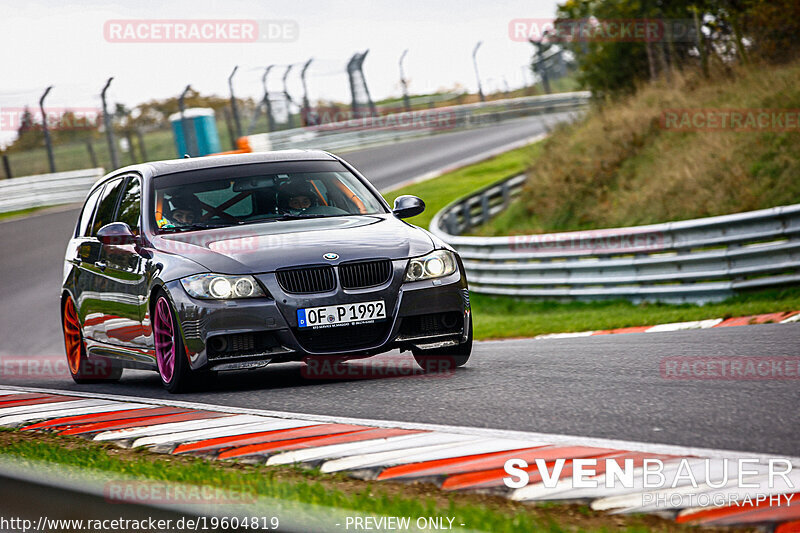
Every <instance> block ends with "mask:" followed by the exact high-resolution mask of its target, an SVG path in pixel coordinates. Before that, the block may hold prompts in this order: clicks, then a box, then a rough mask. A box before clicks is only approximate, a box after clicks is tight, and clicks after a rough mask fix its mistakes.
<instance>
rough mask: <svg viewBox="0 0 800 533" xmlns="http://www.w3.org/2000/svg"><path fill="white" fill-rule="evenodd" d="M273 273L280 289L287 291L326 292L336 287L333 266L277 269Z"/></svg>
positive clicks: (303, 292) (302, 292)
mask: <svg viewBox="0 0 800 533" xmlns="http://www.w3.org/2000/svg"><path fill="white" fill-rule="evenodd" d="M275 274H276V276H277V278H278V284H279V285H280V286H281V289H283V290H284V291H286V292H289V293H294V294H307V293H312V292H327V291H332V290H333V289H335V288H336V279H335V278H334V275H333V267H330V266H319V267H305V268H293V269H288V270H278V271H277V272H276V273H275Z"/></svg>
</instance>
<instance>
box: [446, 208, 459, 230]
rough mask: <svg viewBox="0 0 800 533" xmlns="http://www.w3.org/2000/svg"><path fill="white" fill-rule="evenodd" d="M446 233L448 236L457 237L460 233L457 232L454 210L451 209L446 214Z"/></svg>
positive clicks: (456, 219)
mask: <svg viewBox="0 0 800 533" xmlns="http://www.w3.org/2000/svg"><path fill="white" fill-rule="evenodd" d="M446 224H447V232H448V233H449V234H450V235H458V234H459V233H460V232H459V231H458V218H456V211H455V209H451V210H450V211H448V212H447V222H446Z"/></svg>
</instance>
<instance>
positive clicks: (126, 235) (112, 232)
mask: <svg viewBox="0 0 800 533" xmlns="http://www.w3.org/2000/svg"><path fill="white" fill-rule="evenodd" d="M97 239H98V240H99V241H100V242H101V243H103V244H110V245H111V246H123V245H125V244H136V242H137V238H136V235H134V234H133V232H132V231H131V228H130V226H128V225H127V224H125V223H124V222H112V223H111V224H106V225H105V226H103V227H102V228H100V229H99V230H98V231H97Z"/></svg>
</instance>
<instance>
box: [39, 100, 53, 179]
mask: <svg viewBox="0 0 800 533" xmlns="http://www.w3.org/2000/svg"><path fill="white" fill-rule="evenodd" d="M52 88H53V86H52V85H51V86H50V87H48V88H47V89H46V90H45V91H44V94H43V95H42V97H41V98H39V111H41V112H42V131H43V132H44V144H45V146H46V147H47V162H48V163H49V164H50V172H51V173H54V172H55V171H56V159H55V156H53V141H52V140H51V139H50V129H49V128H48V127H47V113H45V112H44V99H45V98H47V95H48V94H49V93H50V90H51V89H52Z"/></svg>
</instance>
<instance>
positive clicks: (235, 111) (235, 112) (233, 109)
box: [228, 65, 242, 149]
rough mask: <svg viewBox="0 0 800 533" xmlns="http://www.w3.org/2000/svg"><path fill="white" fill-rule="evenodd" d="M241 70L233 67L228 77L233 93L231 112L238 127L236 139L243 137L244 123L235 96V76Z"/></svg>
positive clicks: (234, 141) (229, 87) (234, 142)
mask: <svg viewBox="0 0 800 533" xmlns="http://www.w3.org/2000/svg"><path fill="white" fill-rule="evenodd" d="M237 70H239V65H236V66H235V67H233V71H232V72H231V75H230V76H228V89H230V93H231V112H232V113H233V125H234V126H235V127H236V139H238V138H239V137H241V135H242V123H241V121H240V120H239V108H238V107H237V106H236V96H234V94H233V76H234V74H236V71H237ZM236 139H234V140H233V144H234V149H236Z"/></svg>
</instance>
